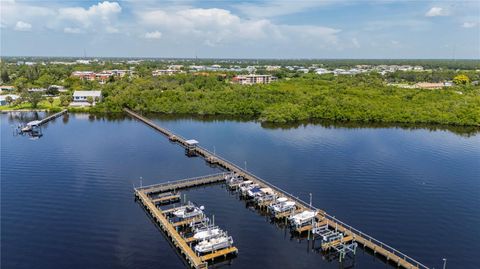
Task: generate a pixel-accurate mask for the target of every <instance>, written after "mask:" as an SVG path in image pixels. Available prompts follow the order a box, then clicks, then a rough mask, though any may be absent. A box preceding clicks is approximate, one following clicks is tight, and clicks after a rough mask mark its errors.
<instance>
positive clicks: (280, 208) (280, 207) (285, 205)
mask: <svg viewBox="0 0 480 269" xmlns="http://www.w3.org/2000/svg"><path fill="white" fill-rule="evenodd" d="M271 209H272V212H273V213H275V214H278V213H282V212H286V211H291V210H293V209H295V202H293V201H288V200H287V201H285V202H280V203H277V204H274V205H273V206H272V208H271Z"/></svg>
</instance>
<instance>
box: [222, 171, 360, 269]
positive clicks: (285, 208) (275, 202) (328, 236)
mask: <svg viewBox="0 0 480 269" xmlns="http://www.w3.org/2000/svg"><path fill="white" fill-rule="evenodd" d="M225 184H226V185H227V186H228V188H229V189H230V190H232V191H234V192H238V193H239V195H240V196H242V197H243V198H244V199H247V200H249V201H253V203H254V204H255V206H256V207H257V208H259V209H260V210H266V211H267V213H268V214H269V215H270V216H271V217H272V218H274V219H276V220H280V219H284V220H285V223H286V224H288V225H289V227H290V229H291V231H292V232H294V233H297V234H302V233H306V232H308V239H309V240H310V238H311V239H312V240H314V241H313V245H312V247H314V248H315V241H317V240H320V242H321V250H322V251H324V252H328V251H336V252H337V253H338V254H339V255H338V257H339V260H340V261H342V260H344V259H345V258H346V255H347V254H348V253H352V254H353V255H355V253H356V248H357V246H358V244H357V243H356V242H355V239H354V238H353V237H352V236H346V235H345V234H343V233H342V232H339V231H338V230H336V229H332V227H330V226H329V225H328V223H327V220H326V219H325V217H324V215H323V214H322V212H320V211H312V210H309V209H303V208H301V207H298V206H297V205H296V203H295V202H294V201H292V200H290V199H288V198H287V197H285V196H282V194H281V193H277V192H275V191H274V190H272V189H271V188H268V187H266V188H262V187H261V186H260V185H259V184H255V183H253V182H252V181H250V180H245V179H243V178H242V177H241V176H238V175H236V174H234V173H233V174H228V175H226V176H225Z"/></svg>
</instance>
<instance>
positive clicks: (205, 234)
mask: <svg viewBox="0 0 480 269" xmlns="http://www.w3.org/2000/svg"><path fill="white" fill-rule="evenodd" d="M221 233H222V230H220V229H219V228H212V229H207V230H203V231H199V232H196V233H195V234H194V235H193V238H195V239H196V240H205V239H209V238H213V237H217V236H219V235H220V234H221Z"/></svg>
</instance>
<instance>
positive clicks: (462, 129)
mask: <svg viewBox="0 0 480 269" xmlns="http://www.w3.org/2000/svg"><path fill="white" fill-rule="evenodd" d="M46 115H47V114H46V113H45V112H11V113H9V116H8V120H9V122H12V123H13V122H15V121H17V122H18V121H23V122H28V121H32V120H38V119H41V118H42V117H45V116H46ZM144 115H145V116H147V117H148V118H150V119H158V120H162V121H178V120H195V121H200V122H222V121H233V122H259V121H257V120H256V119H254V118H252V117H250V116H228V115H214V116H212V115H188V114H182V115H178V114H177V115H172V114H162V113H144ZM75 116H76V117H77V118H84V119H88V120H89V121H91V122H93V121H104V120H107V121H110V122H120V121H125V120H133V119H132V118H131V117H129V116H128V115H126V114H124V113H90V114H88V113H75ZM68 120H69V113H67V114H65V115H64V116H63V118H62V121H63V123H65V124H66V123H68ZM259 123H260V125H261V126H262V128H265V129H282V130H289V129H298V128H303V127H307V126H310V125H314V126H315V125H316V126H322V127H325V128H328V129H384V128H399V129H403V130H428V131H432V132H433V131H449V132H451V133H454V134H456V135H460V136H463V137H471V136H475V135H477V134H478V133H480V127H477V126H461V125H444V124H427V123H388V122H362V121H334V120H320V119H314V120H307V121H296V122H289V123H271V122H259Z"/></svg>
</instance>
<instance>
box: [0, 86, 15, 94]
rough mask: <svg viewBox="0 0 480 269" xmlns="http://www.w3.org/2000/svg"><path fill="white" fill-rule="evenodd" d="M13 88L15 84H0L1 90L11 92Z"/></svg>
mask: <svg viewBox="0 0 480 269" xmlns="http://www.w3.org/2000/svg"><path fill="white" fill-rule="evenodd" d="M14 90H15V86H7V85H2V86H0V91H2V92H11V91H14Z"/></svg>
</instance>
